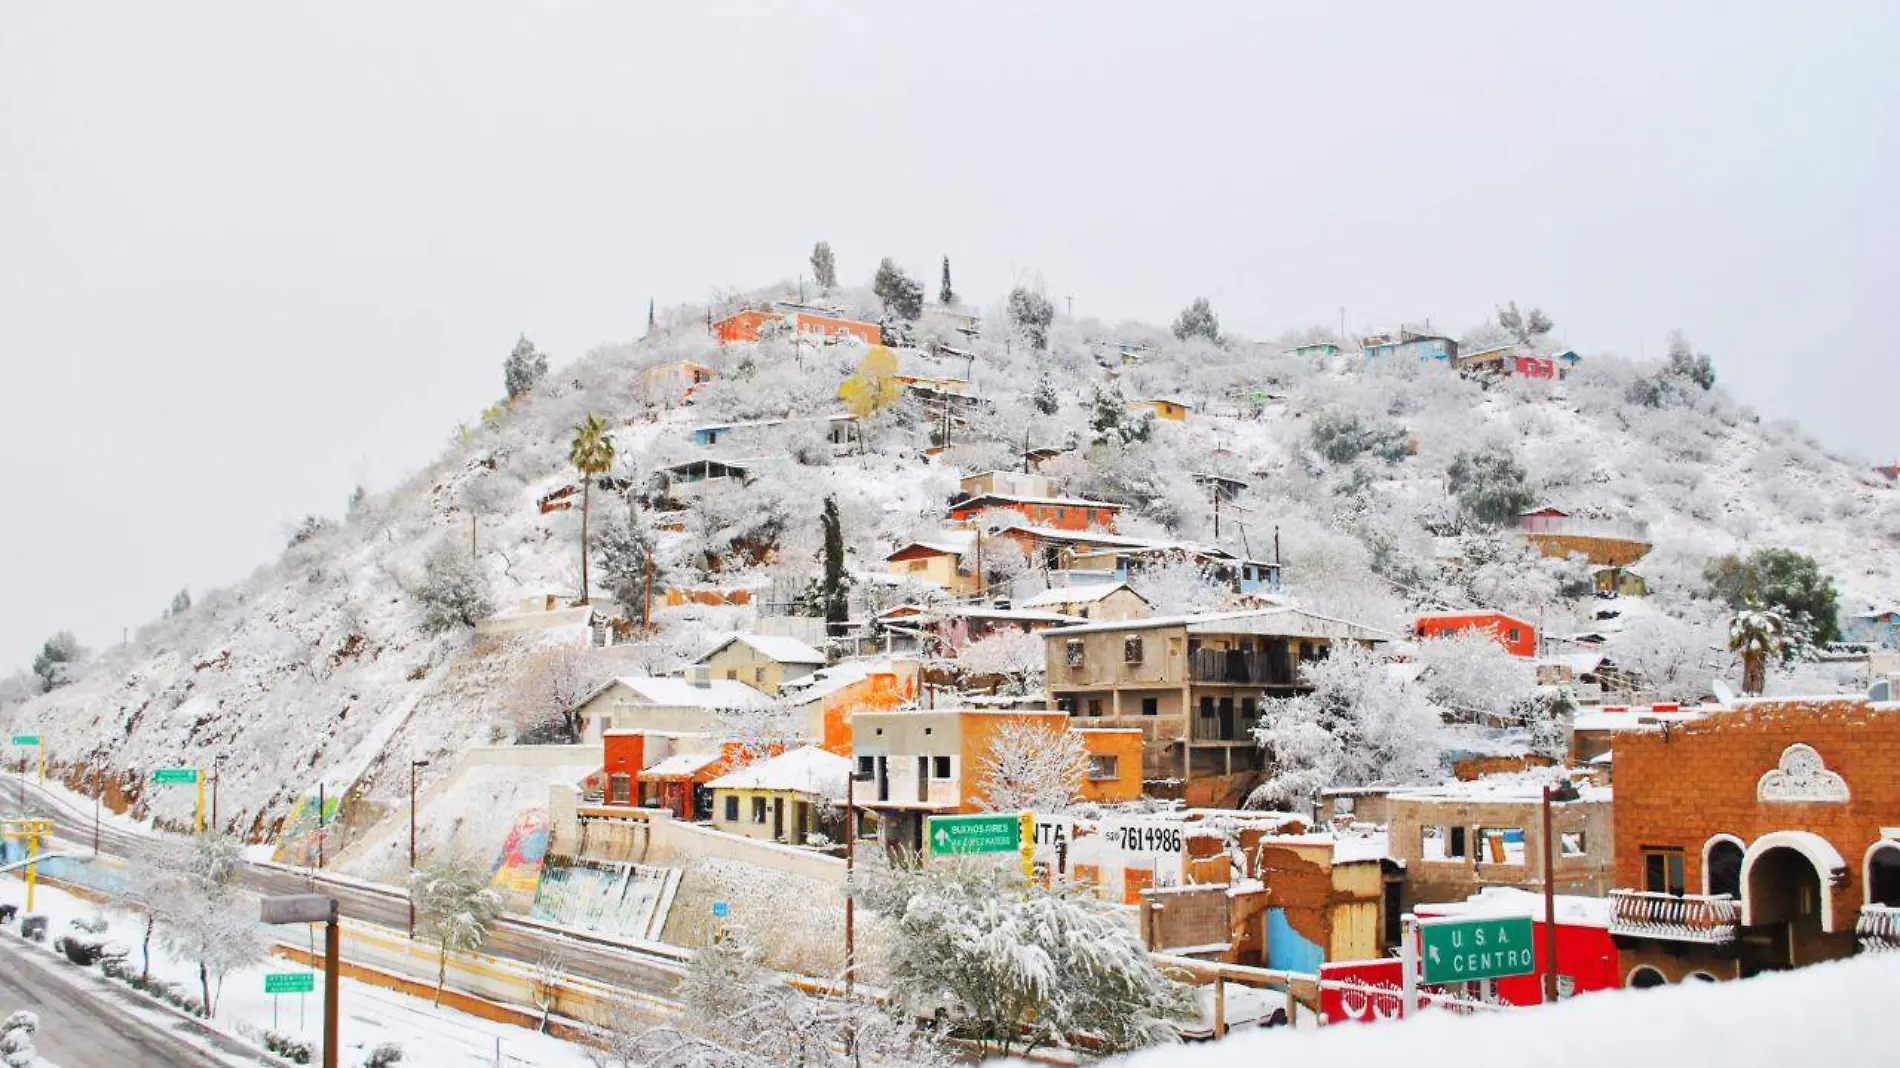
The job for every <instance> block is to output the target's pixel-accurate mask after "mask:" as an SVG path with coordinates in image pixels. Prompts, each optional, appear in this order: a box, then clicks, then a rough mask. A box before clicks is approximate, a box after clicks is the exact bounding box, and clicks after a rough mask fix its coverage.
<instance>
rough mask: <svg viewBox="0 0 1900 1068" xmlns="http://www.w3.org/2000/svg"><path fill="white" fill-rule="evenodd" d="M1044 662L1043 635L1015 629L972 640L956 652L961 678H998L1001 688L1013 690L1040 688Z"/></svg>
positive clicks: (1029, 690) (1031, 690)
mask: <svg viewBox="0 0 1900 1068" xmlns="http://www.w3.org/2000/svg"><path fill="white" fill-rule="evenodd" d="M1046 666H1047V657H1046V654H1045V652H1044V648H1043V639H1042V638H1041V637H1040V636H1038V635H1036V634H1031V633H1029V632H1026V631H1020V630H1014V629H1004V630H999V631H997V632H995V633H994V634H991V635H989V636H987V637H985V638H982V639H980V640H978V641H974V642H971V643H970V644H969V645H967V646H965V647H964V649H963V651H962V652H960V653H958V654H957V670H958V671H959V672H960V673H961V674H962V676H963V678H964V679H966V680H972V681H973V680H976V679H981V678H1000V679H1001V680H1003V688H1004V689H1005V690H1006V691H1007V692H1009V693H1014V694H1026V693H1033V692H1036V691H1039V690H1041V689H1042V675H1043V672H1044V670H1045V669H1046Z"/></svg>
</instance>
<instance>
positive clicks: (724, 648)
mask: <svg viewBox="0 0 1900 1068" xmlns="http://www.w3.org/2000/svg"><path fill="white" fill-rule="evenodd" d="M825 659H826V657H825V654H823V653H821V652H819V651H818V650H816V649H813V648H812V647H811V646H809V645H806V644H805V643H804V642H801V641H799V640H798V639H797V638H788V637H782V636H778V635H770V634H735V635H733V636H732V637H730V638H727V639H726V640H725V641H723V642H720V643H719V644H718V645H716V646H714V647H713V648H712V650H711V651H710V652H708V653H706V655H704V656H702V657H700V658H699V660H698V661H697V663H698V664H699V665H700V666H702V667H704V668H706V670H707V671H708V672H710V673H711V675H712V677H713V678H715V679H729V680H732V681H734V682H743V683H745V684H746V685H748V686H750V687H752V688H753V689H755V690H758V691H760V692H761V693H767V694H771V695H773V696H777V695H778V693H779V691H780V690H781V689H783V688H784V686H785V684H786V683H788V682H792V681H794V680H796V679H801V678H804V677H805V676H807V675H810V674H811V673H812V672H814V671H817V670H818V669H819V668H821V667H824V666H825Z"/></svg>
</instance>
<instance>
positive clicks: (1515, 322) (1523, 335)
mask: <svg viewBox="0 0 1900 1068" xmlns="http://www.w3.org/2000/svg"><path fill="white" fill-rule="evenodd" d="M1556 325H1557V324H1555V323H1553V322H1551V321H1550V316H1548V315H1545V314H1544V309H1542V308H1532V309H1531V310H1530V311H1529V312H1519V311H1518V310H1517V301H1512V302H1511V303H1510V304H1508V305H1506V306H1505V307H1502V308H1499V309H1498V326H1500V327H1502V328H1503V329H1504V331H1505V332H1506V333H1508V334H1510V335H1511V337H1512V339H1513V340H1515V341H1516V342H1517V343H1518V344H1520V345H1536V344H1539V343H1541V342H1542V341H1543V339H1544V335H1546V334H1548V333H1550V332H1551V330H1552V329H1553V328H1555V327H1556Z"/></svg>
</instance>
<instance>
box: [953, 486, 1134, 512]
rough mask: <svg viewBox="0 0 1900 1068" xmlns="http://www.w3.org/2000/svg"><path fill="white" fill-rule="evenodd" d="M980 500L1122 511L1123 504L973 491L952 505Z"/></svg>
mask: <svg viewBox="0 0 1900 1068" xmlns="http://www.w3.org/2000/svg"><path fill="white" fill-rule="evenodd" d="M978 501H1002V502H1003V503H1004V504H1047V505H1061V506H1066V507H1071V508H1095V509H1108V510H1111V511H1117V512H1119V511H1121V507H1122V506H1121V505H1119V504H1114V503H1112V502H1110V501H1091V500H1089V499H1087V498H1085V497H1031V496H1027V495H1024V494H1017V493H992V492H988V491H986V492H983V493H973V494H971V495H970V496H968V497H966V498H964V499H963V500H960V501H958V502H957V503H955V504H953V505H951V506H950V507H952V508H968V507H970V506H971V505H973V504H975V503H977V502H978Z"/></svg>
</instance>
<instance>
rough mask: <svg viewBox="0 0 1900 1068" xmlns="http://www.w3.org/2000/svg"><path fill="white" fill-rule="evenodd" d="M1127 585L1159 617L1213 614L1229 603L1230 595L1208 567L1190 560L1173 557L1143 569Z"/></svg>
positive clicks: (1130, 578) (1129, 578) (1132, 576)
mask: <svg viewBox="0 0 1900 1068" xmlns="http://www.w3.org/2000/svg"><path fill="white" fill-rule="evenodd" d="M1128 585H1129V587H1130V588H1132V589H1133V590H1134V591H1135V592H1136V593H1139V594H1141V595H1142V596H1143V597H1144V598H1146V599H1147V601H1148V603H1149V604H1150V605H1152V606H1153V607H1154V611H1155V614H1156V615H1160V616H1178V615H1193V614H1195V613H1199V612H1212V611H1214V610H1215V609H1217V608H1219V607H1221V606H1222V604H1224V603H1225V602H1226V601H1227V599H1228V597H1229V592H1230V591H1229V590H1228V589H1227V587H1225V586H1223V585H1222V584H1221V583H1220V581H1219V580H1218V579H1216V578H1215V577H1214V575H1213V573H1212V572H1211V571H1210V570H1209V569H1208V568H1206V567H1205V566H1203V565H1202V564H1200V563H1198V562H1196V561H1195V560H1193V559H1191V558H1188V557H1171V558H1169V559H1166V560H1162V561H1161V562H1159V563H1154V564H1149V565H1148V566H1146V567H1143V568H1140V569H1138V570H1136V571H1134V572H1133V573H1131V574H1130V575H1129V576H1128Z"/></svg>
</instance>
